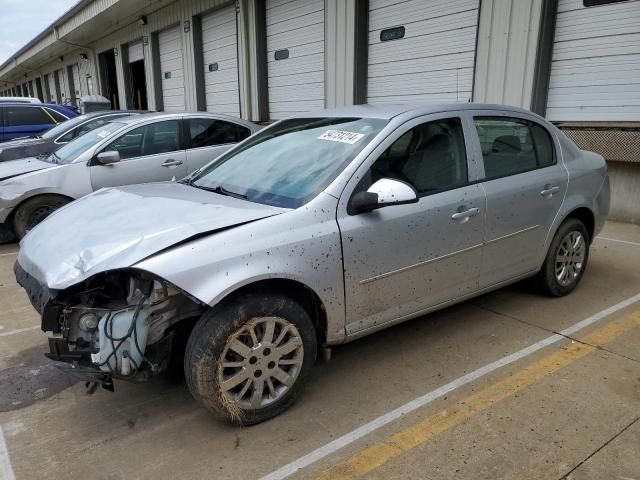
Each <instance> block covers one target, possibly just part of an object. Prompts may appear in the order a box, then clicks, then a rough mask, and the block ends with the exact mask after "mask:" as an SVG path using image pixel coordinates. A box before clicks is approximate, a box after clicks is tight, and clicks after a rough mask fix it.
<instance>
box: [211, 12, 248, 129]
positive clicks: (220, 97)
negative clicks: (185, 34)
mask: <svg viewBox="0 0 640 480" xmlns="http://www.w3.org/2000/svg"><path fill="white" fill-rule="evenodd" d="M202 53H203V63H204V88H205V98H206V102H207V111H209V112H217V113H226V114H229V115H235V116H240V93H239V91H240V87H239V85H238V38H237V30H236V7H235V6H234V5H232V6H230V7H227V8H224V9H222V10H218V11H216V12H213V13H210V14H209V15H205V16H203V17H202ZM209 65H216V66H217V70H214V71H209Z"/></svg>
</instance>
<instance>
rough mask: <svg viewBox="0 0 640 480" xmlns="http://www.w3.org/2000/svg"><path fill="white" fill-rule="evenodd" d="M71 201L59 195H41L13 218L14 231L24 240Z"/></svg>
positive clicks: (21, 207) (26, 204) (24, 204)
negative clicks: (36, 227)
mask: <svg viewBox="0 0 640 480" xmlns="http://www.w3.org/2000/svg"><path fill="white" fill-rule="evenodd" d="M70 201H71V200H69V199H68V198H65V197H60V196H58V195H40V196H37V197H33V198H30V199H29V200H27V201H26V202H24V203H23V204H22V205H20V206H19V207H18V208H17V209H16V211H15V213H14V216H13V230H14V232H15V234H16V236H17V237H18V240H22V238H23V237H24V236H25V235H26V234H27V232H28V231H29V230H31V229H32V228H33V227H35V226H36V225H38V224H39V223H40V222H42V221H43V220H44V219H45V218H47V217H48V216H49V215H51V214H52V213H53V212H55V211H56V210H57V209H59V208H61V207H64V206H65V205H66V204H67V203H69V202H70Z"/></svg>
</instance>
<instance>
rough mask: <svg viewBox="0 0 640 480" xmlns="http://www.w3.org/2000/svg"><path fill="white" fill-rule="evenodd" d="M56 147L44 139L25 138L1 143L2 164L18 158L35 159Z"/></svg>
mask: <svg viewBox="0 0 640 480" xmlns="http://www.w3.org/2000/svg"><path fill="white" fill-rule="evenodd" d="M52 145H55V144H53V142H50V141H49V140H45V139H44V138H23V139H22V140H12V141H10V142H4V143H0V162H8V161H9V160H14V159H16V158H25V157H35V156H37V155H39V154H41V153H44V152H46V151H48V150H50V149H51V146H52Z"/></svg>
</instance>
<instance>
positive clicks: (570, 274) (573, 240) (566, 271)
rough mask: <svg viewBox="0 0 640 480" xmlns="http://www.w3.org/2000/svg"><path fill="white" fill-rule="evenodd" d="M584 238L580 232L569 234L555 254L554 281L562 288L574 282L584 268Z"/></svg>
mask: <svg viewBox="0 0 640 480" xmlns="http://www.w3.org/2000/svg"><path fill="white" fill-rule="evenodd" d="M586 249H587V247H586V245H585V241H584V237H583V236H582V234H581V233H580V232H576V231H573V232H569V233H568V234H567V235H565V237H564V238H563V239H562V242H560V248H558V253H557V254H556V266H555V272H556V279H557V280H558V283H559V284H560V285H562V286H563V287H566V286H569V285H571V284H572V283H573V282H575V280H576V278H578V275H580V272H581V271H582V268H583V266H584V255H585V253H586Z"/></svg>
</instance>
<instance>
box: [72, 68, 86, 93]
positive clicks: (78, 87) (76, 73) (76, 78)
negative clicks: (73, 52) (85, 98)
mask: <svg viewBox="0 0 640 480" xmlns="http://www.w3.org/2000/svg"><path fill="white" fill-rule="evenodd" d="M71 70H72V71H73V88H74V92H73V97H75V98H76V99H77V100H80V97H82V95H83V92H82V83H80V69H79V67H78V64H77V63H74V64H73V65H72V67H71Z"/></svg>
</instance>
